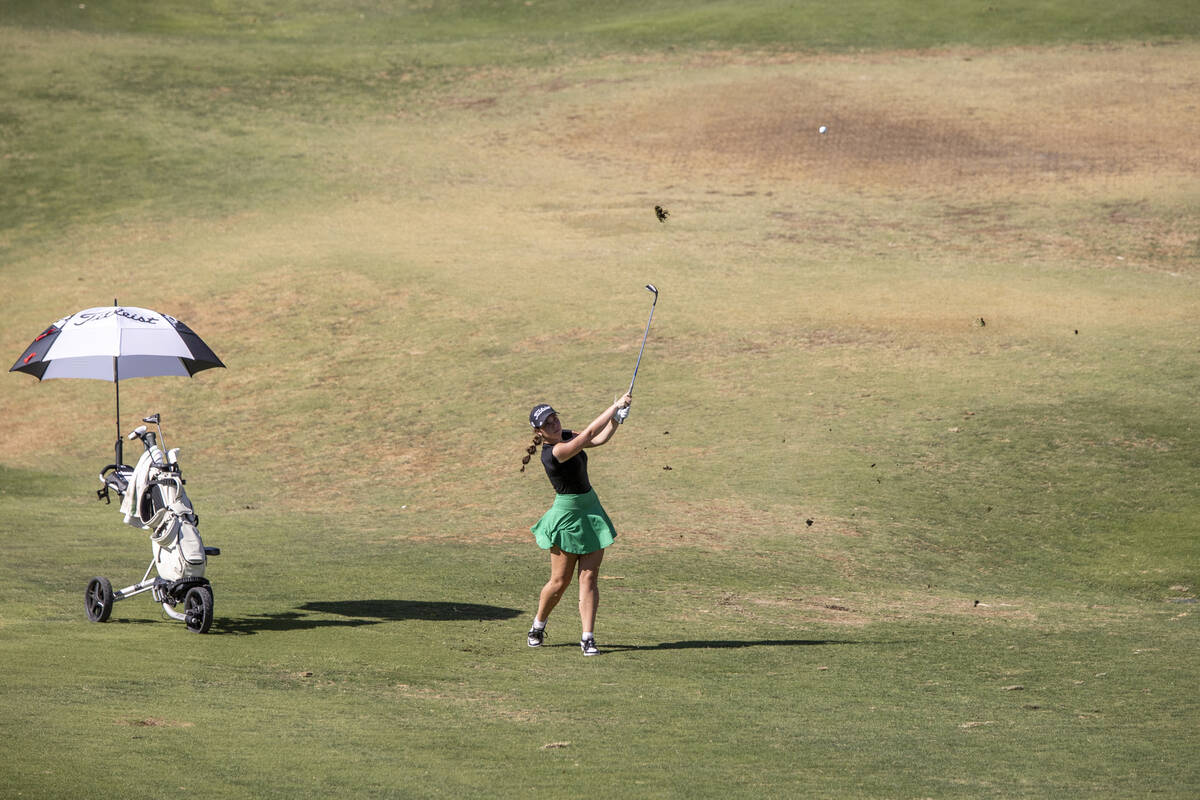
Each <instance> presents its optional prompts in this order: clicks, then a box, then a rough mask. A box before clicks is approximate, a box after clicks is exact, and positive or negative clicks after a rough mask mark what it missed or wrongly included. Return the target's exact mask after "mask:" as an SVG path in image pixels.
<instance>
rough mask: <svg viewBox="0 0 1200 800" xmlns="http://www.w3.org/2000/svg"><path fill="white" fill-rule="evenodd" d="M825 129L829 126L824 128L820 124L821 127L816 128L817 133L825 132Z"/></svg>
mask: <svg viewBox="0 0 1200 800" xmlns="http://www.w3.org/2000/svg"><path fill="white" fill-rule="evenodd" d="M827 130H829V128H826V127H825V126H824V125H822V126H821V127H819V128H817V133H825V132H826V131H827Z"/></svg>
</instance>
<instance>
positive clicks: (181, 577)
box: [84, 414, 220, 633]
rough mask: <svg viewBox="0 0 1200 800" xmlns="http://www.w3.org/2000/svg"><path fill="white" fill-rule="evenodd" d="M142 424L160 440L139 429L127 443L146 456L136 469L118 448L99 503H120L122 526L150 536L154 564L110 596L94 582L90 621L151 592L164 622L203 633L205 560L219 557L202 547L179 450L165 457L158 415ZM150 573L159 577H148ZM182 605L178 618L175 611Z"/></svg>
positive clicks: (206, 619)
mask: <svg viewBox="0 0 1200 800" xmlns="http://www.w3.org/2000/svg"><path fill="white" fill-rule="evenodd" d="M143 422H147V423H151V424H154V425H157V426H159V427H158V435H157V436H155V434H154V433H153V432H152V431H149V430H147V429H146V426H145V425H140V426H138V427H137V428H136V429H134V430H133V432H131V433H130V434H129V437H128V438H129V439H131V440H132V439H135V438H136V439H140V440H141V442H142V444H143V445H144V446H145V451H144V452H143V453H142V455H141V456H140V457H139V458H138V462H137V465H136V466H134V467H129V466H127V465H125V464H122V463H121V460H122V459H121V455H122V448H121V442H120V441H118V443H117V453H116V454H117V459H116V460H117V463H115V464H109V465H107V466H106V467H104V469H102V470H101V471H100V483H101V485H102V486H103V488H102V489H100V490H98V491H97V492H96V495H97V497H98V498H99V499H101V500H104V501H105V502H111V500H110V494H109V493H110V491H115V492H116V493H117V494H118V496H120V498H121V506H120V510H121V513H122V515H124V519H125V523H126V524H128V525H131V526H132V527H134V528H138V529H139V530H145V531H149V532H150V551H151V555H152V559H151V561H150V566H149V567H148V568H147V569H146V573H145V575H143V576H142V580H141V581H139V582H138V583H135V584H133V585H132V586H129V587H126V588H124V589H121V590H119V591H113V589H112V584H111V583H110V582H109V581H108V579H107V578H101V577H97V578H93V579H92V580H91V582H90V583H89V584H88V588H87V592H86V594H85V596H84V603H85V609H86V611H87V615H88V619H90V620H92V621H93V622H104V621H106V620H107V619H108V617H109V615H110V614H111V613H112V606H113V603H115V602H116V601H117V600H124V599H126V598H128V597H132V596H133V595H135V594H141V593H143V592H147V591H149V592H152V593H153V596H154V599H155V600H156V601H157V602H159V603H162V607H163V611H164V612H165V613H166V614H167V616H169V617H171V618H173V619H177V620H180V621H182V622H183V623H184V624H185V625H186V626H187V629H188V630H189V631H192V632H194V633H205V632H207V631H208V629H209V627H210V626H211V625H212V616H213V594H212V585H211V584H210V583H209V582H208V579H207V578H205V577H204V572H205V569H206V567H207V566H208V556H215V555H219V554H220V550H218V549H217V548H215V547H205V546H204V542H203V541H202V540H201V538H200V527H199V526H200V518H199V517H198V516H197V515H196V511H195V509H194V508H193V507H192V503H191V501H190V500H189V499H188V496H187V493H186V492H185V491H184V489H183V486H184V483H186V481H184V479H183V474H182V472H181V471H180V468H179V450H178V448H176V449H174V450H169V451H167V452H166V453H165V454H164V453H163V451H162V448H161V447H160V446H159V441H160V440H161V438H162V427H161V422H160V418H159V415H158V414H154V415H153V416H150V417H147V418H146V419H144V420H143ZM151 572H156V573H157V575H156V576H155V577H153V578H151V577H150V574H151ZM180 603H183V605H184V610H183V611H182V612H179V611H177V610H175V606H177V605H179V604H180Z"/></svg>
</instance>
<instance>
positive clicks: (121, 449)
mask: <svg viewBox="0 0 1200 800" xmlns="http://www.w3.org/2000/svg"><path fill="white" fill-rule="evenodd" d="M116 304H117V298H115V297H114V298H113V305H114V306H116ZM113 386H114V387H115V388H116V390H117V444H116V446H115V447H114V448H113V450H114V455H115V456H116V457H117V461H116V463H117V465H118V466H120V465H121V464H124V463H125V443H124V441H123V440H122V439H121V375H120V369H119V368H118V366H117V356H113Z"/></svg>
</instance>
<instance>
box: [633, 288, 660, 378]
mask: <svg viewBox="0 0 1200 800" xmlns="http://www.w3.org/2000/svg"><path fill="white" fill-rule="evenodd" d="M655 305H658V296H657V295H656V296H655ZM652 319H654V306H650V319H648V320H646V332H645V333H643V334H642V348H641V349H640V350H638V357H637V363H636V364H634V365H633V379H632V380H630V381H629V392H628V394H633V384H634V383H635V382H636V381H637V373H638V367H640V366H641V365H642V353H644V352H646V337H648V336H649V335H650V320H652Z"/></svg>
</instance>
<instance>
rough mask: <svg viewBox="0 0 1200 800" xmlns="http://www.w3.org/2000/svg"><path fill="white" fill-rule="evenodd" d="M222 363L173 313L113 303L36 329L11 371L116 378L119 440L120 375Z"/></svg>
mask: <svg viewBox="0 0 1200 800" xmlns="http://www.w3.org/2000/svg"><path fill="white" fill-rule="evenodd" d="M224 366H225V365H224V364H222V363H221V359H219V358H217V355H216V353H214V352H213V351H212V350H211V349H210V348H209V346H208V345H206V344H205V343H204V342H203V341H201V339H200V337H199V336H197V335H196V334H195V333H194V332H193V331H192V329H191V328H189V327H188V326H187V325H184V324H183V323H182V322H180V321H179V320H177V319H175V318H174V317H170V316H167V315H166V314H160V313H158V312H157V311H151V310H149V309H146V308H134V307H132V306H118V305H116V304H115V303H114V304H113V305H111V306H99V307H97V308H88V309H84V310H83V311H77V312H75V313H74V314H71V315H70V316H69V317H63V318H62V319H60V320H59V321H58V322H55V323H54V324H53V325H51V326H50V327H49V328H46V330H44V331H42V332H41V333H40V334H38V336H37V338H36V339H34V340H33V344H31V345H29V347H27V348H26V349H25V352H24V353H22V354H21V357H20V358H19V359H17V363H16V364H13V365H12V368H11V369H9V372H26V373H28V374H30V375H32V376H34V377H35V378H37V379H38V380H39V381H44V380H49V379H52V378H91V379H94V380H101V381H112V382H113V383H114V384H115V386H116V392H117V443H118V446H119V445H120V442H121V387H120V383H119V381H123V380H126V379H127V378H151V377H157V376H160V375H182V376H191V375H195V374H196V373H197V372H200V371H201V370H205V369H211V368H212V367H224ZM117 460H118V461H120V457H118V458H117Z"/></svg>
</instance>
